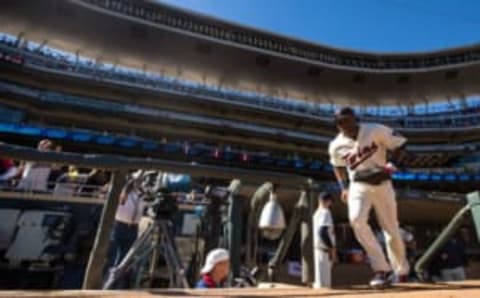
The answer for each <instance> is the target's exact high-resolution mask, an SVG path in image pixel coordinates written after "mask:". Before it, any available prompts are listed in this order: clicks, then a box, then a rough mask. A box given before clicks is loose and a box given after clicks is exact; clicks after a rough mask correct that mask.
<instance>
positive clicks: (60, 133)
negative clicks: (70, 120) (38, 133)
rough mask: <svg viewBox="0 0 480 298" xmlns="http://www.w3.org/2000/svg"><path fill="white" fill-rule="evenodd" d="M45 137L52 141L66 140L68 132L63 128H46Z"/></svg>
mask: <svg viewBox="0 0 480 298" xmlns="http://www.w3.org/2000/svg"><path fill="white" fill-rule="evenodd" d="M43 136H44V137H46V138H51V139H65V138H66V137H67V131H66V130H65V129H61V128H46V129H45V130H44V134H43Z"/></svg>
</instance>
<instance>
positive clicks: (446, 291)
mask: <svg viewBox="0 0 480 298" xmlns="http://www.w3.org/2000/svg"><path fill="white" fill-rule="evenodd" d="M272 286H273V288H272ZM261 287H262V288H255V289H253V288H252V289H228V290H220V289H218V290H147V291H0V298H6V297H8V298H52V297H55V298H137V297H138V298H143V297H159V298H160V297H161V298H180V297H212V298H221V297H259V298H261V297H264V298H267V297H270V298H280V297H285V298H287V297H291V298H300V297H323V298H330V297H332V298H333V297H334V298H353V297H357V298H370V297H372V298H404V297H408V298H479V297H480V281H465V282H461V283H448V284H447V283H443V284H405V285H402V286H397V287H393V288H390V289H387V290H371V289H368V288H366V287H348V288H338V289H331V290H315V289H310V288H305V287H295V286H287V285H281V284H275V285H270V284H263V285H261Z"/></svg>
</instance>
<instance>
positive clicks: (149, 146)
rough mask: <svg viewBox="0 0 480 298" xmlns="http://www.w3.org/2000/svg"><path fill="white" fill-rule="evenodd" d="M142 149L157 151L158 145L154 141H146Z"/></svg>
mask: <svg viewBox="0 0 480 298" xmlns="http://www.w3.org/2000/svg"><path fill="white" fill-rule="evenodd" d="M142 148H143V149H147V150H155V149H157V148H158V143H157V142H154V141H145V142H143V143H142Z"/></svg>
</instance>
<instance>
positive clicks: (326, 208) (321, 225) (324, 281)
mask: <svg viewBox="0 0 480 298" xmlns="http://www.w3.org/2000/svg"><path fill="white" fill-rule="evenodd" d="M318 200H319V202H318V208H317V211H315V214H314V215H313V231H314V232H313V243H314V247H313V248H314V250H313V252H314V258H315V281H314V283H313V287H314V288H322V287H331V285H332V273H331V272H332V262H335V261H336V256H337V252H336V246H335V232H334V227H333V220H332V213H331V212H330V207H331V206H332V202H333V197H332V195H331V194H329V193H326V192H324V193H320V195H319V196H318Z"/></svg>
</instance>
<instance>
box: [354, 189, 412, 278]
mask: <svg viewBox="0 0 480 298" xmlns="http://www.w3.org/2000/svg"><path fill="white" fill-rule="evenodd" d="M372 207H373V209H374V210H375V214H376V216H377V221H378V223H379V225H380V227H381V228H382V230H383V233H384V235H385V244H386V248H387V254H388V259H389V260H390V263H388V262H387V259H386V257H385V255H384V253H383V250H382V247H381V246H380V243H379V242H378V240H377V239H376V238H375V236H374V234H373V232H372V229H371V228H370V226H369V224H368V216H369V213H370V210H371V208H372ZM348 216H349V220H350V223H351V225H352V228H353V231H354V234H355V236H356V238H357V240H358V242H360V244H361V245H362V246H363V248H364V249H365V251H366V252H367V254H368V256H369V258H370V262H371V266H372V269H373V270H374V271H390V270H393V271H395V273H396V274H397V275H405V274H408V272H409V265H408V261H407V259H406V254H405V245H404V243H403V240H402V237H401V235H400V230H399V225H398V217H397V202H396V200H395V191H394V189H393V186H392V183H391V181H384V182H383V183H381V184H380V185H369V184H365V183H360V182H353V183H352V184H351V185H350V188H349V196H348Z"/></svg>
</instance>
